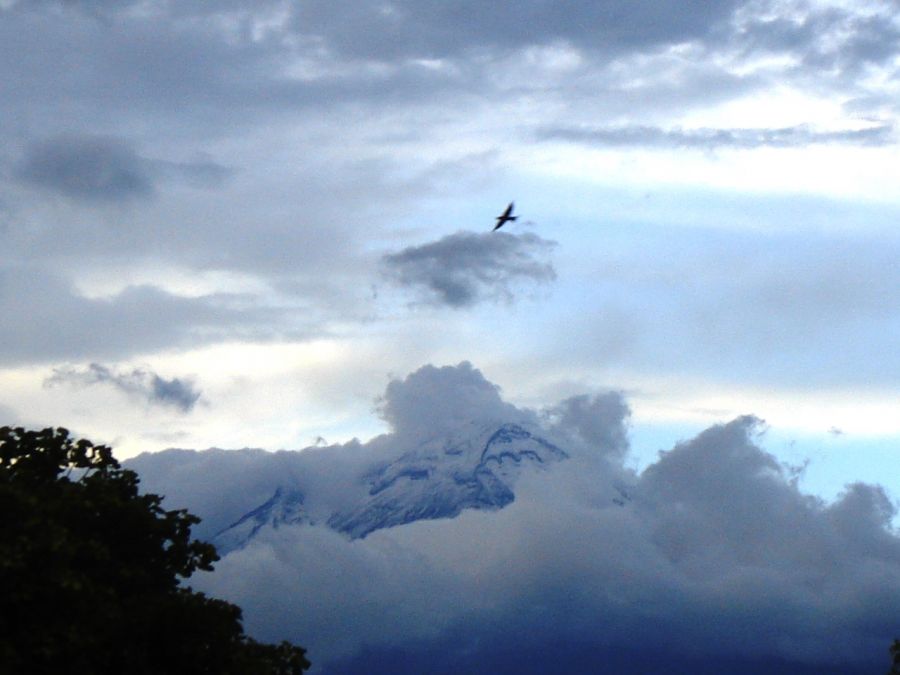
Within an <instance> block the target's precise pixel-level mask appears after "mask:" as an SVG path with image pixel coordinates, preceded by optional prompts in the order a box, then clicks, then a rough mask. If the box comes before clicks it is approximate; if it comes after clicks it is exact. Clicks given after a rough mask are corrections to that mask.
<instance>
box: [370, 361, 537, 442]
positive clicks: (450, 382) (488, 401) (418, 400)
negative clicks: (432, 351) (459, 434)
mask: <svg viewBox="0 0 900 675" xmlns="http://www.w3.org/2000/svg"><path fill="white" fill-rule="evenodd" d="M379 411H380V413H381V416H382V417H383V418H384V420H385V421H386V422H387V423H388V424H390V426H391V429H392V430H393V432H394V433H395V434H398V435H401V436H403V437H406V438H413V439H417V440H420V439H423V438H428V437H429V436H437V435H439V434H442V433H447V432H448V431H450V430H452V429H454V428H457V427H460V426H463V425H465V424H468V423H471V422H485V421H491V422H495V423H498V422H521V421H523V417H524V415H523V413H521V412H520V411H518V410H516V408H515V407H513V406H512V405H510V404H508V403H505V402H504V401H503V400H502V399H501V398H500V389H499V387H497V385H495V384H493V383H491V382H488V380H487V379H485V377H484V375H482V373H481V371H479V370H477V369H476V368H473V367H472V364H471V363H469V362H468V361H464V362H463V363H460V364H459V365H458V366H444V367H443V368H436V367H434V366H423V367H422V368H420V369H419V370H417V371H415V372H414V373H412V374H410V375H408V376H407V377H406V378H405V379H402V380H392V381H391V382H390V383H389V384H388V386H387V389H386V391H385V394H384V397H383V398H382V399H381V404H380V406H379Z"/></svg>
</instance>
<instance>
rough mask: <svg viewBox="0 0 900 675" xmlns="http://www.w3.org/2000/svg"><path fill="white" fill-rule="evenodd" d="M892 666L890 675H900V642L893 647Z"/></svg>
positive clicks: (895, 641) (897, 641)
mask: <svg viewBox="0 0 900 675" xmlns="http://www.w3.org/2000/svg"><path fill="white" fill-rule="evenodd" d="M891 664H892V665H891V669H890V670H889V671H888V675H900V640H894V644H892V645H891Z"/></svg>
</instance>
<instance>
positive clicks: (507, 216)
mask: <svg viewBox="0 0 900 675" xmlns="http://www.w3.org/2000/svg"><path fill="white" fill-rule="evenodd" d="M512 210H513V203H512V202H510V203H509V206H507V207H506V211H504V212H503V213H501V214H500V215H499V216H497V224H496V225H494V229H493V230H491V232H494V231H495V230H499V229H500V228H501V227H503V226H504V225H505V224H506V223H507V222H508V221H510V220H515V219H516V218H518V217H519V216H514V215H511V214H512Z"/></svg>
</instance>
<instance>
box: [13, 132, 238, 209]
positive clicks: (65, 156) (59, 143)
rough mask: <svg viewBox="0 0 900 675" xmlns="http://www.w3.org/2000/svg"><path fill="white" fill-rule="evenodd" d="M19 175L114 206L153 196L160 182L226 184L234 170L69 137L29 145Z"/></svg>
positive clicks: (114, 142) (109, 141) (119, 143)
mask: <svg viewBox="0 0 900 675" xmlns="http://www.w3.org/2000/svg"><path fill="white" fill-rule="evenodd" d="M14 173H15V176H16V177H17V178H18V179H19V180H22V181H24V182H26V183H29V184H31V185H34V186H37V187H40V188H44V189H47V190H50V191H52V192H57V193H59V194H62V195H65V196H67V197H71V198H73V199H76V200H84V201H89V202H115V201H122V200H129V199H133V198H139V197H148V196H150V195H152V194H153V193H154V192H155V190H156V183H157V182H158V180H159V179H164V178H169V179H175V180H180V181H183V182H186V183H188V184H190V185H194V186H203V187H205V186H215V185H219V184H221V182H222V181H223V180H224V179H225V178H226V177H227V176H228V175H229V173H230V172H229V170H228V169H226V168H225V167H223V166H220V165H218V164H216V163H215V162H212V161H210V160H199V161H193V162H172V161H164V160H152V159H148V158H146V157H142V156H141V155H139V154H138V153H137V152H136V151H135V150H134V148H132V147H131V146H130V145H129V144H128V143H126V142H125V141H123V140H121V139H117V138H112V137H108V136H92V135H72V134H69V135H64V136H58V137H55V138H50V139H47V140H43V141H38V142H35V143H32V144H30V145H29V146H28V147H27V148H26V149H25V152H24V154H23V156H22V158H21V159H20V160H19V162H18V164H17V165H16V166H15V169H14Z"/></svg>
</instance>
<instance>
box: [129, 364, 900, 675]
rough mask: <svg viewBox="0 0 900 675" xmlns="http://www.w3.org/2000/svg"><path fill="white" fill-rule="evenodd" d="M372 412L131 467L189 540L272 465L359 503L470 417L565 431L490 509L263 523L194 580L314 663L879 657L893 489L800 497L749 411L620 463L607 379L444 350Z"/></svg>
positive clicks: (253, 497)
mask: <svg viewBox="0 0 900 675" xmlns="http://www.w3.org/2000/svg"><path fill="white" fill-rule="evenodd" d="M381 408H382V411H383V414H384V417H385V419H386V420H387V421H388V422H389V423H390V424H391V425H392V429H391V432H390V433H388V434H386V435H384V436H381V437H378V438H376V439H373V440H372V441H369V442H368V443H356V442H354V443H350V444H346V445H342V446H332V447H329V448H309V449H307V450H304V451H302V452H279V453H265V452H262V451H251V450H244V451H230V452H226V451H221V450H219V451H206V452H193V451H168V452H165V453H160V454H156V455H143V456H141V457H139V458H136V459H135V460H133V461H132V462H130V464H131V465H132V467H133V468H135V469H137V470H138V471H139V472H140V473H141V476H142V479H143V485H144V487H145V489H147V490H151V491H157V492H163V493H165V494H167V495H168V503H169V504H170V505H171V506H172V507H175V506H178V507H182V506H186V507H188V508H190V509H191V510H193V511H195V512H196V513H198V514H199V515H201V516H202V517H204V518H205V519H206V520H205V521H204V523H203V525H202V528H201V530H200V531H199V534H201V535H206V536H209V535H210V533H212V532H214V531H216V530H217V529H220V528H221V527H225V526H227V525H228V524H230V522H233V521H234V520H235V519H236V518H238V517H240V515H242V514H243V513H246V512H247V511H249V510H250V509H252V508H254V507H256V506H258V505H259V504H260V503H262V502H263V501H265V499H267V498H268V497H270V496H271V494H272V492H273V490H274V489H275V487H276V486H278V485H280V484H283V483H284V481H285V480H288V479H290V480H293V481H295V482H296V484H298V485H301V486H302V487H303V489H304V490H307V491H309V492H310V493H315V495H316V500H318V501H319V502H323V501H328V500H331V502H332V503H335V504H337V503H340V502H341V501H342V500H345V499H347V498H348V497H347V495H348V494H351V493H352V496H353V498H358V496H359V491H360V490H361V489H363V487H364V485H363V483H361V482H360V479H361V477H362V474H363V473H364V472H365V469H366V467H370V466H372V465H373V463H375V464H377V463H378V462H386V461H390V460H393V459H396V458H397V457H398V456H400V455H401V454H402V453H403V452H406V451H408V450H409V449H411V448H414V447H416V446H417V444H421V443H424V442H425V441H431V440H433V438H434V437H435V436H436V435H440V434H444V433H447V432H448V430H450V429H456V430H459V429H460V428H462V427H461V426H460V425H461V424H462V423H463V422H464V421H467V417H468V416H469V415H474V416H476V419H479V420H482V421H488V420H497V421H498V422H504V421H509V418H513V420H514V421H516V422H521V423H529V424H537V425H541V429H542V431H541V433H542V434H544V435H545V437H546V438H548V439H551V440H552V441H553V442H554V443H557V444H558V445H559V446H560V447H562V448H565V450H566V451H567V453H568V454H569V459H567V460H565V461H561V462H558V463H555V464H554V465H553V466H551V467H547V468H546V470H542V471H532V472H528V473H523V474H522V476H521V477H520V478H519V482H518V483H517V484H516V489H515V493H516V494H515V500H514V501H513V502H512V503H511V504H509V505H508V506H506V507H505V508H502V509H500V510H496V511H478V510H471V509H470V510H466V511H463V512H462V513H461V514H460V515H459V516H458V517H456V518H453V519H443V520H420V521H417V522H414V523H411V524H407V525H403V526H399V527H392V528H388V529H383V530H378V531H376V532H373V533H371V534H370V535H369V536H367V537H366V538H365V539H357V540H353V541H351V540H349V539H348V538H346V537H345V536H342V535H341V534H339V533H336V532H334V531H332V530H329V529H327V528H326V527H323V526H309V525H304V526H296V527H281V528H279V529H270V530H269V531H267V532H264V533H261V534H260V536H259V537H257V538H256V539H254V540H253V541H252V542H251V544H250V545H249V546H247V547H246V548H243V549H241V550H237V551H234V552H232V553H230V554H229V555H227V556H226V557H224V558H223V559H222V560H221V561H220V562H219V563H218V564H217V567H216V571H215V572H213V573H211V574H208V575H204V576H202V577H200V578H197V579H196V580H194V581H195V585H196V586H197V587H199V588H200V589H202V590H204V591H207V592H209V593H211V594H215V595H218V596H221V597H224V598H227V599H228V600H230V601H233V602H236V603H238V604H240V605H241V606H242V607H243V608H244V610H245V620H246V624H247V627H248V629H249V631H250V632H251V633H253V634H255V635H257V636H258V637H261V638H263V639H266V640H279V639H283V638H287V639H291V640H294V641H296V642H298V643H300V644H303V645H304V646H306V647H308V648H309V650H310V656H311V658H312V660H313V661H314V663H315V664H316V669H317V670H318V671H319V672H323V673H351V672H356V673H358V672H376V671H377V672H392V673H421V672H426V671H427V672H435V673H443V672H447V673H449V672H467V673H482V672H483V673H503V672H517V673H521V672H524V673H528V672H534V673H537V672H573V673H578V672H603V671H604V670H606V671H608V672H616V673H620V674H624V675H628V674H629V673H644V672H668V673H713V672H716V673H722V672H728V673H737V674H740V673H759V672H768V673H784V674H787V673H791V674H792V675H798V674H799V675H802V674H804V673H810V675H811V674H812V673H814V672H815V673H834V674H835V675H837V673H843V674H844V675H848V674H852V673H860V674H861V673H868V672H879V669H885V667H886V664H887V651H886V650H887V647H888V646H889V644H890V641H891V639H892V638H893V637H895V636H894V635H893V632H894V631H896V630H897V624H896V618H897V617H898V616H900V538H898V536H897V533H896V532H895V531H893V530H892V529H891V525H890V522H891V518H892V517H893V515H894V513H895V507H894V505H893V503H892V502H891V500H890V499H889V498H888V496H887V495H886V494H885V492H884V490H883V489H881V488H880V487H877V486H872V485H864V484H853V485H849V486H848V487H847V489H846V491H845V493H844V494H843V495H842V496H841V498H839V499H838V500H837V501H836V502H834V503H832V504H826V503H823V502H822V501H821V500H819V499H817V498H814V497H811V496H809V495H805V494H803V493H801V492H800V491H799V489H798V487H797V485H796V482H795V481H792V479H791V474H790V472H789V471H787V470H785V469H784V468H783V467H782V466H781V465H780V464H779V463H778V461H777V460H776V459H775V458H774V457H773V456H772V455H770V454H768V453H767V452H765V451H764V450H763V449H762V448H761V447H760V445H759V434H760V429H761V423H760V421H759V420H757V419H756V418H754V417H750V416H747V417H741V418H738V419H735V420H733V421H731V422H729V423H727V424H723V425H718V426H714V427H712V428H710V429H708V430H706V431H704V432H703V433H701V434H699V435H698V436H697V437H696V438H693V439H690V440H687V441H685V442H683V443H681V444H679V445H677V446H676V447H674V448H672V449H671V450H670V451H668V452H665V453H661V454H660V457H659V459H658V461H657V462H655V463H654V464H652V465H650V466H649V467H647V469H645V470H644V471H643V472H642V473H641V474H636V473H634V472H633V471H631V470H629V469H627V468H625V466H624V464H623V459H624V457H625V456H626V453H627V434H626V432H627V426H626V425H627V420H628V408H627V405H626V403H625V401H624V400H623V399H622V397H621V395H619V394H617V393H610V392H607V393H603V394H599V395H595V396H585V397H575V398H572V399H568V400H567V401H565V402H562V403H560V404H558V405H556V406H552V407H550V408H548V409H547V410H545V411H531V410H523V409H519V408H516V407H514V406H512V405H510V404H509V403H506V402H504V401H503V400H502V397H501V396H500V392H499V390H498V389H497V388H496V387H495V386H494V385H492V384H491V383H490V382H488V381H487V380H486V379H485V378H484V376H483V375H482V374H481V373H480V372H479V371H478V370H477V369H475V368H473V367H472V366H471V365H470V364H467V363H463V364H460V365H459V366H457V367H449V368H435V367H433V366H426V367H424V368H422V369H420V370H419V371H417V372H416V373H413V374H411V375H410V376H409V377H407V378H406V379H404V380H397V381H394V382H392V383H391V384H390V385H389V386H388V389H387V391H386V394H385V398H384V400H383V401H382V406H381ZM444 413H445V414H444ZM316 500H311V501H316ZM376 666H377V667H376ZM373 668H374V670H373ZM423 668H425V670H423Z"/></svg>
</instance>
